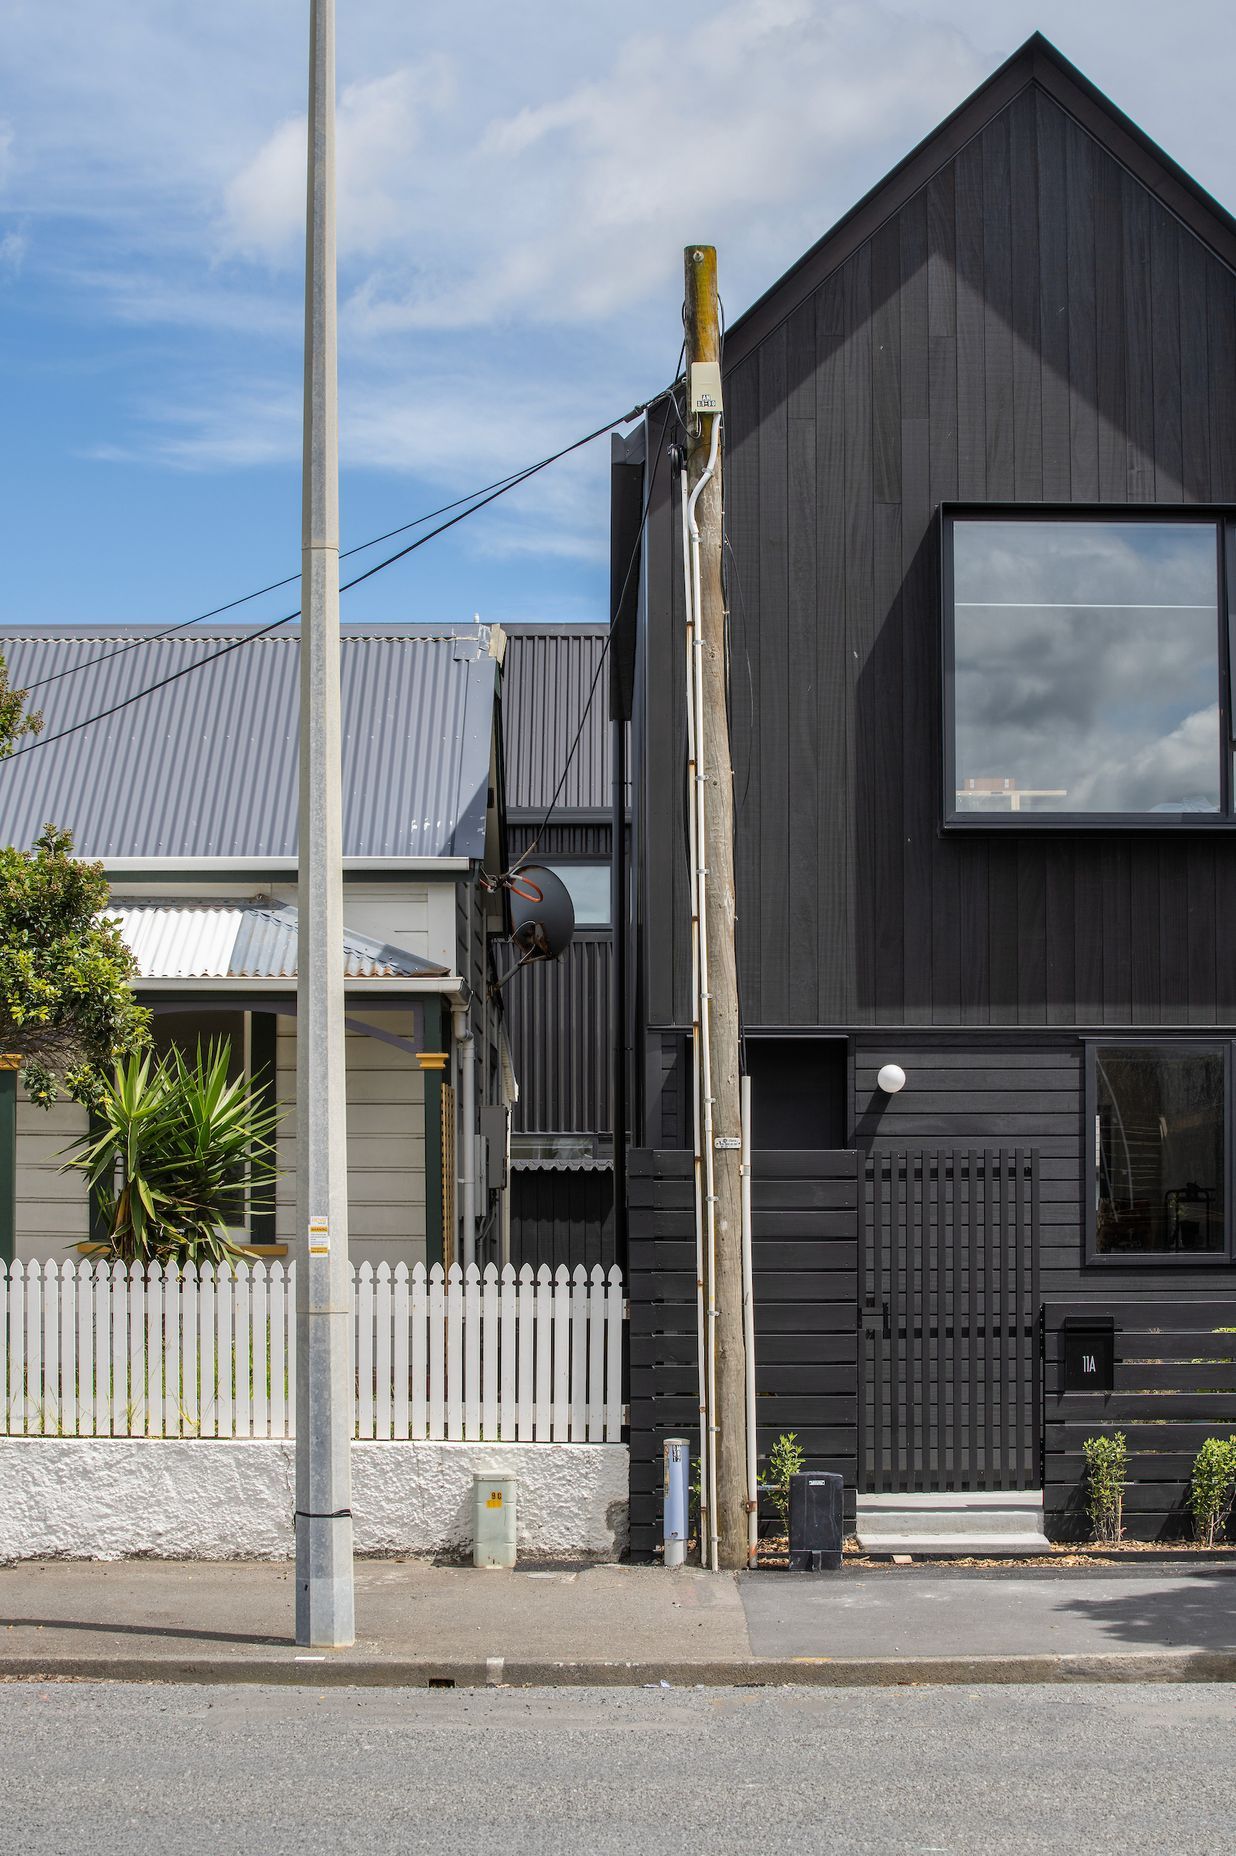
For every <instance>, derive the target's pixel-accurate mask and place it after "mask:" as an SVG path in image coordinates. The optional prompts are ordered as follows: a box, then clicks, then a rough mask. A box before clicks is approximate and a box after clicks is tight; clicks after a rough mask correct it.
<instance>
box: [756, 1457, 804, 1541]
mask: <svg viewBox="0 0 1236 1856" xmlns="http://www.w3.org/2000/svg"><path fill="white" fill-rule="evenodd" d="M806 1460H807V1459H806V1457H805V1456H804V1454H803V1451H802V1447H801V1445H800V1444H799V1441H798V1433H797V1432H796V1431H789V1432H783V1433H782V1435H781V1436H780V1437H778V1439H777V1441H776V1443H775V1444H774V1445H773V1447H772V1449H771V1450H770V1451H769V1452H768V1470H767V1473H766V1475H765V1477H764V1487H765V1488H766V1489H767V1490H768V1494H769V1499H770V1500H771V1502H772V1505H773V1507H774V1508H775V1509H776V1510H777V1513H778V1514H779V1515H780V1517H781V1526H782V1528H783V1529H784V1531H785V1532H786V1533H787V1534H788V1533H789V1531H790V1477H791V1476H796V1475H797V1474H798V1472H799V1470H800V1469H801V1468H802V1466H803V1464H804V1463H805V1462H806Z"/></svg>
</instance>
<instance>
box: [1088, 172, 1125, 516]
mask: <svg viewBox="0 0 1236 1856" xmlns="http://www.w3.org/2000/svg"><path fill="white" fill-rule="evenodd" d="M1093 172H1094V288H1095V318H1096V320H1095V326H1096V330H1097V338H1098V340H1097V345H1098V363H1099V365H1098V381H1097V387H1098V413H1099V496H1100V498H1101V499H1102V500H1103V501H1104V502H1106V503H1112V502H1123V500H1124V498H1125V496H1126V495H1127V493H1128V440H1127V438H1126V436H1125V426H1124V421H1125V382H1126V366H1127V345H1128V331H1127V328H1126V323H1125V292H1124V238H1123V232H1122V226H1121V210H1120V207H1121V171H1120V169H1119V168H1118V167H1117V166H1116V163H1115V162H1114V161H1113V160H1112V158H1111V156H1110V155H1108V154H1106V153H1104V152H1103V151H1102V150H1101V149H1096V150H1095V153H1094V167H1093Z"/></svg>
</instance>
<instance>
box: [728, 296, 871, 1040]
mask: <svg viewBox="0 0 1236 1856" xmlns="http://www.w3.org/2000/svg"><path fill="white" fill-rule="evenodd" d="M816 346H817V352H818V355H819V366H818V369H817V373H816V428H817V435H816V508H815V536H816V541H815V546H816V576H817V587H818V595H817V601H816V641H815V649H816V686H815V689H816V710H815V729H816V734H815V749H814V754H813V755H812V756H811V758H810V759H809V760H808V762H807V765H808V766H812V767H814V769H815V778H816V791H817V799H816V842H815V869H816V885H817V888H816V895H817V903H818V908H819V930H818V941H817V946H816V949H815V954H816V961H815V964H816V967H817V972H818V980H817V997H818V1003H819V1012H820V1021H819V1022H820V1023H822V1024H829V1023H834V1024H846V1023H848V1022H849V1020H850V1019H851V1018H852V1017H853V1015H854V988H853V979H852V975H853V971H854V892H853V886H852V879H851V871H852V869H853V865H854V857H853V847H852V843H851V832H852V830H853V817H854V812H853V807H852V806H851V805H849V803H848V801H847V794H846V779H847V768H848V767H849V765H850V754H851V751H852V750H851V742H850V735H849V716H850V707H851V705H850V699H849V698H850V670H849V654H848V652H847V651H846V649H845V638H846V626H845V575H846V554H845V549H846V528H845V425H844V420H843V400H844V395H843V385H842V383H843V367H844V360H845V311H844V304H843V300H842V292H841V285H840V281H839V279H837V278H835V277H834V278H830V279H829V281H828V282H827V283H826V284H825V285H824V287H823V289H822V290H820V292H819V294H818V298H817V314H816ZM744 668H745V667H744V666H741V665H740V667H739V670H738V682H737V694H736V696H735V699H734V706H735V708H736V709H737V710H738V711H739V712H741V707H742V700H743V691H744V687H745V685H744ZM798 771H799V772H800V774H801V777H804V778H805V777H806V775H805V773H802V770H801V768H800V769H799V770H798ZM736 790H737V791H738V792H740V793H741V791H742V788H741V787H738V788H736ZM739 867H740V869H741V867H742V866H741V861H740V866H739ZM741 907H742V904H741V900H740V903H739V908H740V911H741Z"/></svg>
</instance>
